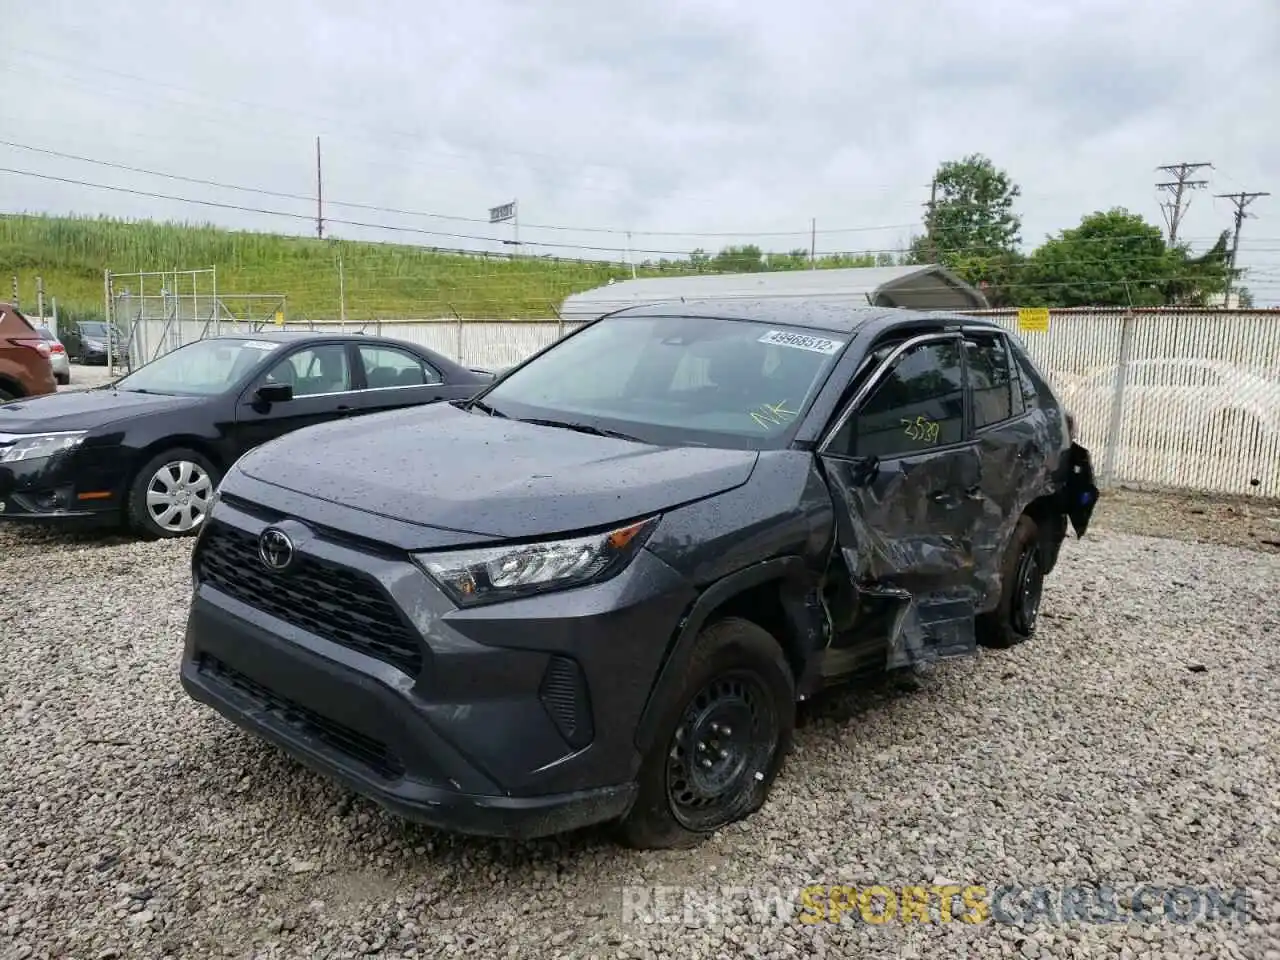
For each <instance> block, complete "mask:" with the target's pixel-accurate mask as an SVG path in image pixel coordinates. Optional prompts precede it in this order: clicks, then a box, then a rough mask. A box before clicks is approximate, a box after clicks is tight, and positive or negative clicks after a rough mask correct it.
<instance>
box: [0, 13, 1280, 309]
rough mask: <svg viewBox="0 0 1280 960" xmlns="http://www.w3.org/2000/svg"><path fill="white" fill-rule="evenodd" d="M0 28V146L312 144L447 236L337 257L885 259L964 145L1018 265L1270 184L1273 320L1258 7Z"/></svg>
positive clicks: (47, 167) (113, 174) (291, 178)
mask: <svg viewBox="0 0 1280 960" xmlns="http://www.w3.org/2000/svg"><path fill="white" fill-rule="evenodd" d="M0 24H3V31H4V39H5V43H4V50H5V52H4V56H3V57H2V58H0V139H3V140H7V141H14V142H18V143H22V144H27V145H30V146H36V147H40V148H45V149H50V150H54V151H59V152H62V153H69V154H75V155H78V156H83V157H91V158H94V159H98V160H105V161H110V162H113V163H119V164H126V165H130V166H136V167H145V168H148V169H153V170H158V171H162V172H169V173H177V174H181V175H183V176H187V177H193V178H202V179H211V180H218V181H221V182H225V183H230V184H236V185H240V186H250V187H257V188H260V189H264V190H270V191H280V192H287V193H297V194H305V195H313V194H314V189H315V155H314V150H315V145H314V144H315V142H314V138H315V137H316V136H317V135H319V136H320V137H321V138H322V145H323V158H324V191H325V195H326V198H328V199H329V200H332V201H348V202H354V203H363V204H370V205H374V206H382V207H394V208H399V209H410V210H414V211H423V212H428V213H436V214H441V215H444V216H445V217H446V219H433V218H429V217H423V216H407V215H399V214H393V213H386V212H379V211H371V210H361V209H354V208H345V207H338V206H328V207H327V209H326V213H327V214H328V215H329V216H330V217H333V218H337V219H348V220H357V221H361V222H365V223H375V224H378V225H382V226H395V227H401V228H408V230H402V231H401V232H396V231H392V230H389V229H370V228H362V227H355V226H351V225H346V224H338V223H334V224H331V225H330V229H331V231H332V232H333V233H334V234H336V235H341V236H345V237H351V238H367V239H380V240H394V241H402V242H416V243H424V244H434V245H439V246H454V247H475V246H479V245H482V244H480V243H479V242H478V241H476V240H474V239H468V238H488V239H489V240H490V241H492V240H495V239H500V238H503V237H507V238H509V237H510V236H511V232H510V226H509V225H504V226H501V227H491V226H490V225H489V224H488V223H487V220H486V217H487V209H488V208H489V207H490V206H492V205H495V204H498V203H501V202H504V201H506V200H509V199H512V198H518V199H519V213H520V220H521V225H520V238H521V239H522V240H524V241H525V242H527V243H531V244H532V243H537V244H545V246H538V247H532V248H531V249H533V250H536V251H537V252H540V253H549V254H554V255H560V256H586V257H592V258H605V257H611V258H615V259H621V258H622V257H623V255H624V253H623V251H625V250H626V248H627V239H626V231H628V230H630V231H632V239H631V246H632V247H633V248H634V250H635V251H636V253H635V254H634V255H635V256H636V257H637V258H643V257H646V256H647V257H654V258H656V257H658V256H662V255H680V254H684V253H687V252H688V251H689V250H691V249H693V248H694V247H699V246H701V247H704V248H707V249H711V250H715V249H718V248H719V247H720V246H723V245H725V244H727V243H733V242H737V243H742V242H755V243H758V244H759V245H760V246H762V247H765V248H766V249H777V250H786V249H790V248H794V247H807V246H808V241H809V223H810V218H811V217H816V219H817V229H818V234H817V244H818V249H819V252H830V251H837V250H839V251H859V250H875V249H895V248H901V247H903V246H904V245H905V244H906V243H907V242H908V239H909V237H910V235H911V233H912V232H913V230H918V223H919V219H920V215H921V212H922V210H921V204H922V202H923V201H925V200H926V199H927V196H928V187H927V184H928V182H929V179H930V176H931V175H932V172H933V170H934V169H935V167H936V166H937V164H938V163H939V162H940V161H943V160H947V159H955V158H959V157H961V156H963V155H964V154H966V153H970V152H975V151H977V152H982V153H985V154H987V155H988V156H990V157H991V158H992V159H993V160H994V161H995V162H996V163H997V164H998V165H1000V166H1002V167H1004V168H1005V169H1007V170H1008V171H1009V172H1010V173H1011V174H1012V176H1013V177H1014V179H1015V180H1016V181H1017V182H1018V183H1019V184H1020V185H1021V187H1022V191H1023V197H1022V201H1021V207H1020V212H1021V213H1022V215H1023V218H1024V229H1023V236H1024V241H1025V242H1026V243H1027V245H1028V246H1031V245H1033V244H1035V243H1037V242H1039V241H1040V240H1042V239H1043V237H1044V236H1045V235H1046V234H1048V233H1053V232H1056V231H1058V230H1061V229H1063V228H1066V227H1071V226H1074V225H1076V224H1077V223H1078V222H1079V219H1080V217H1081V215H1082V214H1085V213H1088V212H1091V211H1094V210H1098V209H1105V208H1109V207H1112V206H1125V207H1128V208H1129V209H1131V210H1134V211H1137V212H1140V213H1142V214H1143V215H1144V216H1146V217H1147V218H1148V219H1149V220H1151V221H1152V222H1154V223H1158V224H1161V225H1163V224H1162V221H1161V219H1160V211H1159V206H1158V204H1159V200H1160V199H1161V198H1160V195H1159V194H1158V192H1157V190H1156V189H1155V186H1154V184H1155V183H1156V181H1157V180H1158V179H1162V177H1161V176H1160V175H1158V174H1157V173H1156V171H1155V168H1156V167H1157V166H1158V165H1160V164H1163V163H1172V162H1177V161H1210V162H1212V163H1213V164H1214V167H1215V169H1213V170H1212V171H1204V172H1203V175H1205V176H1206V177H1207V178H1208V179H1209V180H1210V184H1209V187H1208V189H1205V190H1200V191H1197V192H1196V193H1195V194H1194V199H1193V201H1192V203H1191V206H1190V209H1189V212H1188V214H1187V216H1186V218H1185V220H1184V223H1183V227H1182V229H1181V234H1182V236H1183V237H1184V238H1185V239H1188V240H1190V241H1192V243H1193V245H1194V246H1195V247H1196V248H1197V249H1203V248H1204V247H1205V246H1207V245H1208V244H1209V243H1211V242H1212V240H1213V239H1214V238H1215V237H1216V235H1217V234H1218V232H1219V231H1220V230H1223V229H1226V228H1228V227H1230V226H1231V206H1230V204H1229V203H1228V202H1227V201H1225V200H1219V199H1214V196H1213V195H1214V194H1216V193H1230V192H1237V191H1240V190H1271V191H1273V192H1275V193H1276V194H1277V195H1276V196H1274V197H1268V198H1263V199H1260V200H1258V201H1256V202H1255V203H1254V205H1253V206H1252V207H1251V211H1253V212H1256V213H1257V215H1258V218H1257V219H1251V220H1248V221H1246V223H1245V227H1244V232H1243V240H1242V244H1241V251H1242V253H1241V264H1242V265H1243V266H1247V267H1250V268H1251V269H1252V273H1251V275H1250V276H1249V278H1248V279H1247V281H1246V283H1247V285H1248V286H1249V287H1250V288H1251V289H1252V290H1253V291H1254V293H1255V296H1256V297H1257V298H1258V300H1259V302H1260V303H1268V304H1277V303H1280V124H1277V123H1276V122H1275V119H1274V118H1275V116H1276V107H1275V103H1276V101H1277V100H1278V99H1280V96H1278V95H1280V57H1278V56H1277V50H1280V3H1277V2H1276V0H1214V2H1212V3H1204V2H1193V0H1040V2H1036V3H1032V2H1030V0H966V2H960V0H904V2H899V3H896V4H894V3H878V4H868V3H848V2H846V3H840V2H836V0H826V2H818V0H789V2H786V3H778V2H776V0H771V2H768V3H765V2H761V0H641V2H635V3H630V4H620V3H619V4H607V3H600V2H588V0H547V2H542V3H532V2H528V0H525V2H515V0H511V2H499V0H469V2H464V3H450V4H445V3H422V2H417V3H414V2H407V0H406V2H391V0H383V2H378V0H367V2H364V3H352V2H350V0H341V2H336V0H256V2H248V0H222V2H219V3H181V2H178V0H169V2H167V3H159V2H149V0H132V2H129V3H127V4H126V3H115V4H108V3H99V4H92V5H91V4H88V3H86V2H84V0H41V2H40V3H31V2H29V0H0ZM1268 117H1271V118H1272V119H1270V120H1268V119H1267V118H1268ZM0 166H2V167H7V168H16V169H19V170H25V171H35V172H39V173H43V174H48V175H52V176H56V177H63V178H68V179H76V180H85V181H91V182H93V183H98V184H110V185H114V186H119V187H128V188H130V189H135V190H141V191H147V192H155V193H163V194H171V195H176V196H182V197H187V198H197V199H202V200H209V201H215V202H218V203H226V204H240V205H244V206H249V207H259V208H264V209H268V210H272V211H281V212H285V213H292V214H295V215H297V216H296V217H295V218H290V217H285V216H273V215H268V214H256V213H247V212H238V211H233V210H228V209H219V208H215V207H201V206H196V205H192V204H188V203H182V202H179V201H176V200H160V199H151V198H146V197H140V196H136V195H130V194H126V193H114V192H109V191H106V190H101V189H96V188H93V187H88V186H79V185H74V184H68V183H61V182H57V181H50V180H39V179H36V178H33V177H27V176H18V175H14V174H11V173H0V211H3V212H15V211H48V212H58V213H70V212H76V213H108V214H113V215H118V216H127V217H138V218H141V217H151V218H169V219H189V220H200V221H205V220H208V221H213V222H215V223H219V224H225V225H228V226H238V227H248V228H253V229H270V230H277V231H281V232H299V233H306V232H314V222H308V220H307V218H309V217H314V213H315V209H314V202H313V201H305V200H289V199H283V198H278V197H270V196H262V195H255V194H252V193H246V192H242V191H236V190H229V189H221V188H216V187H208V186H201V185H195V184H190V183H182V182H175V181H172V180H165V179H162V178H157V177H150V176H142V175H138V174H133V173H129V172H126V171H121V170H118V169H113V168H109V167H104V166H95V165H92V164H88V163H83V162H77V161H72V160H67V159H62V158H57V157H51V156H48V155H42V154H38V153H32V152H29V151H26V150H21V149H15V148H13V147H10V146H0ZM448 217H454V218H474V221H475V222H469V220H468V219H447V218H448ZM547 227H574V228H579V229H569V230H566V229H547ZM582 228H589V229H582ZM411 230H417V231H424V232H420V233H415V232H409V231H411ZM425 231H436V232H437V234H435V235H433V234H431V233H427V232H425ZM739 231H740V232H741V233H740V234H739V235H736V236H707V235H705V234H729V233H734V232H739ZM695 234H704V235H703V236H697V235H695ZM451 235H452V236H451ZM552 244H561V245H563V246H553V245H552ZM488 245H489V246H490V247H491V248H496V247H495V245H494V244H493V243H492V242H490V243H489V244H488ZM587 247H590V248H591V249H584V248H587ZM156 266H157V267H161V266H164V267H168V266H172V265H169V264H164V265H161V264H157V265H156ZM191 266H198V265H195V264H193V265H191Z"/></svg>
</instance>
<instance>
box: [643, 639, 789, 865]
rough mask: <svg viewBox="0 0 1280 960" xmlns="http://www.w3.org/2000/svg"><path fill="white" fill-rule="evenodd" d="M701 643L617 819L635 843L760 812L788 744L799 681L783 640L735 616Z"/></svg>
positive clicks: (656, 842) (681, 839) (650, 844)
mask: <svg viewBox="0 0 1280 960" xmlns="http://www.w3.org/2000/svg"><path fill="white" fill-rule="evenodd" d="M695 643H696V647H695V649H694V652H693V657H692V661H691V663H690V664H689V668H688V670H687V672H686V673H685V677H684V682H683V683H682V684H681V686H680V690H679V691H678V693H677V694H676V695H675V696H674V697H671V698H670V699H669V701H668V703H667V704H666V706H665V707H664V709H663V716H662V719H661V722H660V725H659V731H658V736H657V737H656V739H655V741H654V745H653V746H652V747H651V748H650V750H649V754H648V756H646V757H645V759H644V762H643V763H642V765H641V768H640V777H639V787H640V789H639V794H638V796H637V798H636V802H635V805H634V806H633V807H632V809H631V812H630V813H628V814H627V816H626V817H625V818H624V819H623V821H622V823H621V824H620V833H621V836H622V840H623V841H624V842H625V843H626V844H628V845H629V846H632V847H638V848H641V849H663V848H671V847H687V846H692V845H694V844H696V843H699V842H700V841H702V840H703V839H704V838H706V837H708V836H710V835H711V834H712V833H714V832H715V831H717V830H719V829H720V828H721V827H724V826H726V825H728V824H730V823H733V822H735V821H737V820H741V819H742V818H744V817H747V816H749V815H750V814H752V813H754V812H755V811H756V810H758V809H759V808H760V807H761V805H762V804H763V803H764V801H765V799H766V798H767V796H768V794H769V789H770V787H771V786H772V785H773V781H774V779H775V778H776V776H777V774H778V771H779V770H780V769H781V767H782V763H783V760H784V759H785V757H786V754H787V752H788V751H789V749H790V746H791V736H792V731H793V729H794V727H795V684H794V681H793V678H792V676H791V670H790V667H789V666H788V665H787V662H786V658H785V657H784V656H783V653H782V649H781V648H780V647H779V646H778V643H777V641H776V640H774V638H773V637H771V636H770V635H769V634H768V633H767V632H766V631H765V630H763V629H762V628H760V627H758V626H757V625H755V624H754V623H751V622H749V621H746V620H741V619H736V618H731V619H725V620H721V621H718V622H716V623H714V624H712V625H711V626H709V627H707V628H705V629H704V630H703V631H702V633H701V634H700V635H699V636H698V639H697V640H696V641H695Z"/></svg>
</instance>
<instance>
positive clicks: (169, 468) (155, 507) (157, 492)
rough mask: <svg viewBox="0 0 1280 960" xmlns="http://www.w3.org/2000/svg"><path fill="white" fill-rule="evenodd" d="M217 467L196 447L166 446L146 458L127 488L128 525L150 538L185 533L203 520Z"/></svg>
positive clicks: (192, 530)
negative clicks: (172, 447)
mask: <svg viewBox="0 0 1280 960" xmlns="http://www.w3.org/2000/svg"><path fill="white" fill-rule="evenodd" d="M217 485H218V471H217V468H216V467H214V465H213V464H212V463H210V462H209V460H208V458H207V457H205V456H204V455H203V454H201V453H199V452H198V451H196V450H188V449H185V448H181V447H178V448H174V449H172V450H165V451H164V452H162V453H160V454H159V455H157V456H155V457H153V458H152V459H151V460H150V461H148V462H147V463H146V464H145V465H144V466H143V467H142V469H141V470H139V471H138V475H137V476H136V477H135V478H134V480H133V484H132V486H131V487H130V489H129V506H128V510H129V525H130V526H131V527H132V528H133V529H134V530H135V531H136V532H137V533H139V534H141V535H142V536H144V537H150V538H153V539H160V538H171V537H185V536H190V535H191V534H194V533H197V532H198V531H199V529H200V526H201V525H202V524H203V523H204V520H205V517H206V515H207V514H208V513H209V508H210V506H211V505H212V502H213V491H214V489H215V488H216V487H217Z"/></svg>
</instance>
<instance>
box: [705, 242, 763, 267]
mask: <svg viewBox="0 0 1280 960" xmlns="http://www.w3.org/2000/svg"><path fill="white" fill-rule="evenodd" d="M711 269H713V270H715V271H717V272H718V273H756V272H758V271H761V270H764V269H765V265H764V254H763V253H762V252H761V250H760V248H759V247H757V246H756V245H755V244H747V245H746V246H742V247H725V248H724V249H723V250H721V251H720V252H719V253H717V254H716V255H715V256H714V257H713V258H712V260H711Z"/></svg>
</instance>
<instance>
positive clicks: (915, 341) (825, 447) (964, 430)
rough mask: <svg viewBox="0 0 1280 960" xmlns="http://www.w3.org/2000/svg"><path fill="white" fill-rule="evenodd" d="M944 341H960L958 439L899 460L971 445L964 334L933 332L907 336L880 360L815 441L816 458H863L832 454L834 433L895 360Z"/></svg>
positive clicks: (854, 455) (846, 420)
mask: <svg viewBox="0 0 1280 960" xmlns="http://www.w3.org/2000/svg"><path fill="white" fill-rule="evenodd" d="M947 340H953V341H954V340H958V341H960V348H961V349H960V371H961V387H962V390H963V395H964V411H965V412H964V416H963V417H962V419H961V428H960V429H961V437H960V439H959V440H956V441H954V442H952V443H946V444H939V445H938V446H936V447H930V448H929V449H928V450H921V451H917V452H916V453H908V454H901V455H900V457H898V458H901V457H909V456H917V455H918V454H921V453H934V452H936V451H939V450H950V449H952V448H953V447H957V446H960V445H961V444H967V443H972V442H973V429H972V426H971V421H972V419H973V414H972V406H973V404H972V399H973V398H972V391H970V389H969V381H968V367H967V366H966V365H965V356H964V342H963V341H964V334H963V333H962V332H960V331H959V330H945V331H938V332H935V333H922V334H919V335H918V336H914V337H909V338H908V339H906V340H904V341H902V343H900V344H898V345H897V346H896V347H895V348H894V349H893V350H892V351H891V352H890V353H889V355H888V356H887V357H885V358H884V360H883V361H881V363H880V366H879V367H878V368H876V370H874V371H873V372H872V373H871V375H870V376H868V377H867V379H866V380H865V381H864V382H863V384H862V386H861V387H859V388H858V392H857V393H855V394H854V395H853V399H851V400H850V401H849V402H848V404H846V405H845V408H844V410H843V411H841V413H840V415H839V416H838V417H836V419H835V421H834V422H833V423H832V424H831V426H830V427H828V428H827V430H826V432H825V433H824V434H823V436H822V439H821V440H820V441H819V442H818V446H817V450H816V451H815V452H816V453H817V454H818V456H820V457H835V458H836V459H839V460H861V459H864V458H862V457H859V456H857V455H856V454H848V453H837V452H833V451H832V450H831V442H832V441H833V440H834V439H835V437H836V434H838V433H839V432H840V431H841V430H843V429H844V426H845V424H846V423H848V422H849V419H850V417H852V416H853V415H854V412H855V411H857V410H858V409H859V408H860V407H861V406H862V404H863V403H865V402H866V400H867V398H868V397H869V396H870V395H871V394H872V392H874V391H875V389H876V388H877V387H879V386H880V383H881V381H882V380H884V378H885V377H886V376H888V374H889V371H891V370H892V369H893V367H894V366H895V365H896V364H897V362H898V360H899V359H900V358H901V357H902V355H903V354H905V353H907V352H908V351H910V350H914V349H915V348H916V347H918V346H921V345H923V344H928V343H935V342H937V343H941V342H944V341H947ZM898 458H895V459H898Z"/></svg>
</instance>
